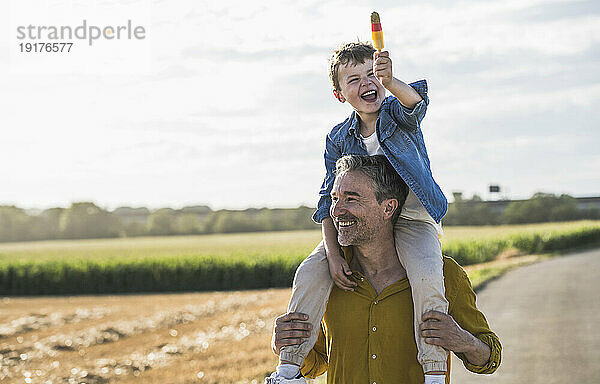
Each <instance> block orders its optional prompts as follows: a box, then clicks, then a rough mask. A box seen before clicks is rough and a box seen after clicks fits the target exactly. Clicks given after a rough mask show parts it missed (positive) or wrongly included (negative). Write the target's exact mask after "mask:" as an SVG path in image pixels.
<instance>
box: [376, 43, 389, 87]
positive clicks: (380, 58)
mask: <svg viewBox="0 0 600 384" xmlns="http://www.w3.org/2000/svg"><path fill="white" fill-rule="evenodd" d="M373 73H374V74H375V76H376V77H377V79H378V80H379V81H380V82H381V85H383V86H384V87H386V88H387V86H388V85H389V84H390V83H391V82H392V80H393V79H394V77H393V76H392V59H390V52H389V51H381V52H375V53H373Z"/></svg>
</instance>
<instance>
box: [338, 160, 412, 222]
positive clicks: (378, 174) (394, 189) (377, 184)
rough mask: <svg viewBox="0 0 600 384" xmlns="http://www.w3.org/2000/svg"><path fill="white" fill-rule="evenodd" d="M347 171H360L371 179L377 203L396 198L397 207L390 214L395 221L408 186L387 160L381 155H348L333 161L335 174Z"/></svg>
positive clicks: (404, 199)
mask: <svg viewBox="0 0 600 384" xmlns="http://www.w3.org/2000/svg"><path fill="white" fill-rule="evenodd" d="M349 171H360V172H362V173H363V174H364V175H365V176H367V177H368V178H369V179H371V185H372V186H373V192H375V199H377V203H379V204H381V203H382V202H383V201H384V200H387V199H396V200H398V208H396V211H394V214H393V215H392V223H396V220H398V216H400V212H401V211H402V206H403V205H404V202H405V201H406V196H407V195H408V186H407V185H406V183H405V182H404V180H402V178H401V177H400V175H398V172H396V170H395V169H394V167H393V166H392V164H390V162H389V160H388V159H387V158H386V157H385V156H383V155H376V156H359V155H348V156H344V157H341V158H340V159H338V161H337V162H336V163H335V175H336V176H340V175H341V174H344V173H346V172H349Z"/></svg>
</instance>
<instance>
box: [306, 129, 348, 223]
mask: <svg viewBox="0 0 600 384" xmlns="http://www.w3.org/2000/svg"><path fill="white" fill-rule="evenodd" d="M324 157H325V179H324V180H323V184H322V185H321V190H320V191H319V203H318V204H317V210H316V211H315V213H314V214H313V216H312V219H313V221H314V222H315V223H321V222H322V221H323V219H325V218H327V217H329V208H331V189H332V188H333V182H334V180H335V162H336V161H337V160H338V159H339V158H340V157H341V151H340V149H339V148H338V147H337V146H336V145H335V144H334V142H333V140H332V139H331V137H330V135H327V137H326V139H325V155H324Z"/></svg>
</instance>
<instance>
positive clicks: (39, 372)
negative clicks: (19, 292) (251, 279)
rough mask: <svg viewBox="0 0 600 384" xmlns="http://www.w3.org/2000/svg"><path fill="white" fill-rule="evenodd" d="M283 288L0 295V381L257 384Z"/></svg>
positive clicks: (269, 359)
mask: <svg viewBox="0 0 600 384" xmlns="http://www.w3.org/2000/svg"><path fill="white" fill-rule="evenodd" d="M289 294H290V290H289V289H272V290H261V291H242V292H211V293H185V294H160V295H156V294H146V295H116V296H80V297H77V296H75V297H34V298H26V297H10V298H3V299H0V381H2V382H3V383H4V382H6V383H43V384H59V383H61V384H62V383H68V384H75V383H77V384H79V383H86V384H96V383H132V382H136V383H140V382H143V383H262V380H263V378H264V376H265V375H266V374H267V373H268V372H270V371H272V370H273V368H274V367H275V364H276V359H275V356H274V355H273V354H272V352H271V351H270V349H269V341H270V334H271V329H272V326H273V320H274V318H275V317H276V316H278V315H279V314H281V313H282V312H284V311H285V308H286V304H287V300H288V298H289Z"/></svg>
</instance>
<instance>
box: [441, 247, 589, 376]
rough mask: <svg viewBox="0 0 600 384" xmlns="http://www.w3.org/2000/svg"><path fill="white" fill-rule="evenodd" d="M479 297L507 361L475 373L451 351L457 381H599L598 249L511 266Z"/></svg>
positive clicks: (504, 360) (479, 305)
mask: <svg viewBox="0 0 600 384" xmlns="http://www.w3.org/2000/svg"><path fill="white" fill-rule="evenodd" d="M477 297H478V298H477V304H478V307H479V308H480V309H481V310H482V311H483V312H484V313H485V315H486V317H487V319H488V322H489V323H490V327H491V328H492V330H494V331H495V332H496V333H497V334H498V336H499V337H500V340H501V342H502V346H503V351H502V364H501V365H500V368H499V369H498V371H496V373H494V374H493V375H476V374H473V373H470V372H468V371H466V370H465V368H464V367H463V365H462V362H461V361H460V360H459V359H457V358H456V357H454V356H453V358H452V373H451V382H452V383H453V384H470V383H494V384H498V383H502V384H504V383H506V384H508V383H510V384H520V383H527V384H535V383H540V384H541V383H544V384H550V383H556V384H565V383H577V384H592V383H600V250H597V249H596V250H592V251H586V252H581V253H577V254H572V255H567V256H563V257H560V258H556V259H552V260H548V261H544V262H541V263H538V264H533V265H529V266H526V267H522V268H519V269H516V270H514V271H511V272H508V273H507V274H506V275H504V276H502V277H500V278H499V279H497V280H495V281H492V282H490V283H489V284H488V285H487V287H485V289H483V290H482V291H480V292H479V294H478V295H477Z"/></svg>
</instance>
